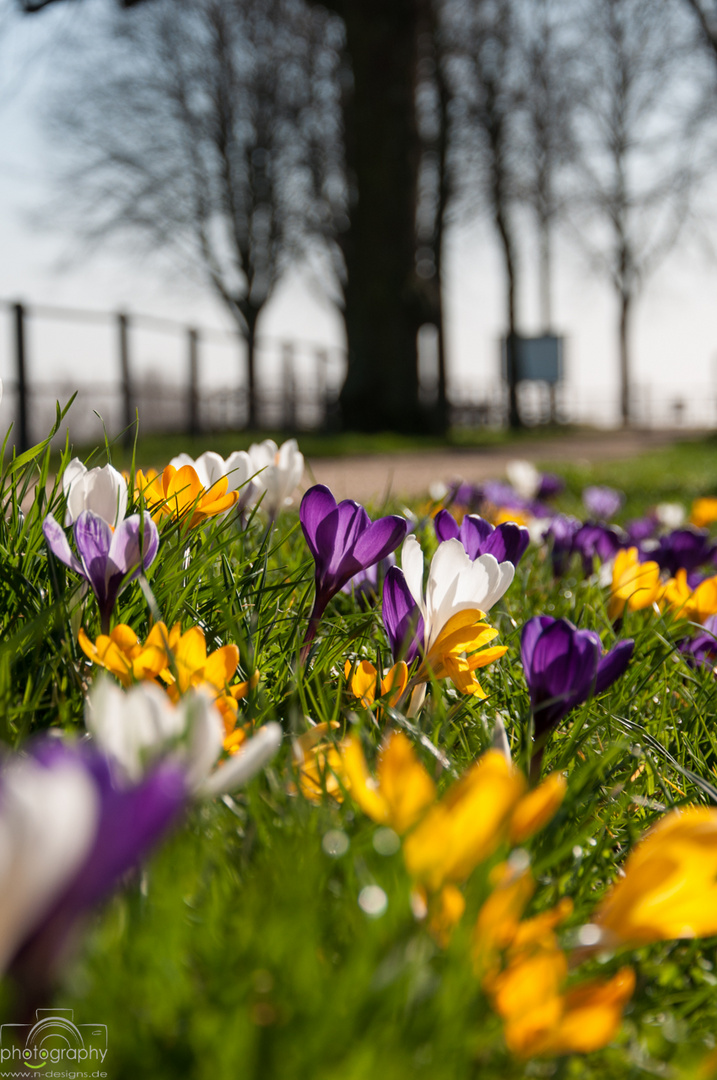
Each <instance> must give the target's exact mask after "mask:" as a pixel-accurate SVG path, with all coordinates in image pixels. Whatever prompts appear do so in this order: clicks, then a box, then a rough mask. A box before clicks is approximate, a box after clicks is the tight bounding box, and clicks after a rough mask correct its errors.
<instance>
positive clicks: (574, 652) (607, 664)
mask: <svg viewBox="0 0 717 1080" xmlns="http://www.w3.org/2000/svg"><path fill="white" fill-rule="evenodd" d="M634 647H635V643H634V641H632V640H631V639H629V638H628V639H626V640H625V641H621V642H619V643H618V644H617V645H616V646H615V647H614V648H612V649H610V651H609V652H607V653H605V655H603V653H602V644H601V642H600V637H599V635H598V634H597V633H596V632H595V631H594V630H578V628H577V627H576V626H574V625H573V624H572V623H571V622H569V621H568V620H567V619H553V618H551V617H550V616H549V615H536V616H535V617H534V618H532V619H529V620H528V622H527V623H526V624H525V626H524V627H523V633H522V636H521V644H520V652H521V660H522V663H523V671H524V673H525V678H526V682H527V683H528V689H529V691H530V705H531V709H532V712H533V723H534V735H533V737H534V739H535V743H536V749H535V751H534V754H533V760H532V762H531V775H532V776H533V777H534V778H535V776H536V775H537V773H539V771H540V762H541V760H542V753H543V748H544V746H545V740H546V738H547V736H548V735H549V733H550V732H551V731H552V730H553V728H554V727H556V726H557V725H558V724H559V723H560V721H561V720H562V719H563V717H565V716H567V714H568V713H569V712H570V710H571V709H574V708H575V706H576V705H580V704H582V703H583V702H584V701H587V700H588V698H589V697H591V696H592V695H593V694H600V693H602V691H603V690H606V689H607V688H608V687H609V686H611V685H612V684H613V683H614V682H615V680H616V679H618V678H619V677H620V675H622V674H623V673H624V671H625V670H626V668H627V665H628V663H629V662H630V658H631V656H632V653H633V649H634Z"/></svg>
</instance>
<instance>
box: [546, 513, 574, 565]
mask: <svg viewBox="0 0 717 1080" xmlns="http://www.w3.org/2000/svg"><path fill="white" fill-rule="evenodd" d="M581 528H582V524H581V522H580V521H578V519H577V518H574V517H568V516H567V515H565V514H556V515H555V517H554V518H553V520H552V521H551V522H550V525H549V526H548V528H547V529H546V530H545V532H544V533H543V539H545V540H547V541H548V543H549V544H550V558H551V561H552V564H553V573H554V574H555V577H561V575H562V574H564V573H565V571H566V570H567V568H568V563H569V562H570V556H571V555H572V554H573V551H574V546H573V545H574V542H575V537H576V535H577V533H578V532H579V531H580V529H581Z"/></svg>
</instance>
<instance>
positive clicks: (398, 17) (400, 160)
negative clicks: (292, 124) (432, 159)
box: [335, 0, 425, 432]
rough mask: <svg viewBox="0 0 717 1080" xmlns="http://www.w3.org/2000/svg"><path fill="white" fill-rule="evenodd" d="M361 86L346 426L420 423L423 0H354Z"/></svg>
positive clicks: (356, 90)
mask: <svg viewBox="0 0 717 1080" xmlns="http://www.w3.org/2000/svg"><path fill="white" fill-rule="evenodd" d="M335 6H336V7H337V9H338V10H339V11H340V13H341V14H342V15H343V17H344V20H345V23H346V46H347V52H348V54H349V56H350V59H351V66H352V72H353V87H352V89H350V90H349V91H348V93H347V96H346V98H345V101H344V127H345V140H346V159H347V166H348V175H349V184H350V186H351V189H352V191H351V206H350V220H351V225H350V228H349V229H348V230H347V232H346V233H345V234H344V239H343V252H344V259H345V262H346V271H347V285H346V289H345V297H344V299H345V303H344V319H345V323H346V334H347V339H348V373H347V376H346V381H345V383H344V386H343V388H342V391H341V399H340V400H341V411H342V418H343V423H344V426H345V427H347V428H349V429H354V430H361V431H380V430H382V429H391V430H395V431H405V432H420V431H423V430H425V418H424V415H423V411H422V409H421V406H420V403H419V395H418V389H419V387H418V349H417V334H418V330H419V327H420V325H421V322H422V321H423V320H422V310H421V309H422V302H421V296H420V291H421V285H420V282H419V280H418V278H417V276H416V272H415V254H416V240H415V209H416V190H417V181H418V167H419V150H420V147H419V140H418V132H417V129H416V116H415V100H414V89H415V66H416V30H417V25H418V6H419V5H418V3H417V2H416V0H391V2H390V3H386V0H361V2H360V3H357V2H356V0H347V2H346V3H342V4H340V5H338V4H337V5H335Z"/></svg>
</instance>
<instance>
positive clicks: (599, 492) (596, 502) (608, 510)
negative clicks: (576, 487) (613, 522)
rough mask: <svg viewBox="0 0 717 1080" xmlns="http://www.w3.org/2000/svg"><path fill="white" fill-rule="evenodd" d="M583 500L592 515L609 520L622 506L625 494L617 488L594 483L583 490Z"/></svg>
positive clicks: (601, 519)
mask: <svg viewBox="0 0 717 1080" xmlns="http://www.w3.org/2000/svg"><path fill="white" fill-rule="evenodd" d="M583 502H584V503H585V506H586V507H587V510H588V513H589V514H590V516H591V517H594V518H598V520H600V521H607V520H608V518H611V517H613V515H614V514H616V513H617V512H618V510H619V509H620V507H621V506H622V502H623V496H622V494H621V493H620V492H619V491H616V490H615V488H611V487H603V486H600V485H594V486H592V487H586V488H585V489H584V490H583Z"/></svg>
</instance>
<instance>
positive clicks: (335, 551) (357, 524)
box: [299, 484, 409, 660]
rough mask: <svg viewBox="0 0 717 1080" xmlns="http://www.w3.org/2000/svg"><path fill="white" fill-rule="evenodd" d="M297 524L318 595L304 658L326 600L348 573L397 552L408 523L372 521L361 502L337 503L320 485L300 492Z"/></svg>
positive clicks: (395, 518) (385, 519) (397, 519)
mask: <svg viewBox="0 0 717 1080" xmlns="http://www.w3.org/2000/svg"><path fill="white" fill-rule="evenodd" d="M299 519H300V521H301V528H302V529H303V531H304V536H305V537H306V543H307V544H308V545H309V550H310V551H311V554H312V555H313V557H314V562H315V564H316V578H315V580H316V597H315V599H314V607H313V610H312V612H311V618H310V620H309V626H308V628H307V631H306V637H305V638H304V649H303V652H302V659H304V660H305V659H306V656H307V655H308V651H309V645H310V643H311V641H312V639H313V637H314V635H315V633H316V629H317V627H318V624H319V620H320V619H321V616H322V615H323V613H324V610H325V608H326V605H327V604H328V602H329V600H331V598H332V597H333V596H335V595H336V593H337V592H338V591H339V589H340V588H341V587H342V586H343V585H345V584H346V582H347V581H349V580H350V579H351V578H352V577H354V576H355V575H356V574H358V573H359V571H360V570H365V569H367V567H369V566H373V565H374V564H375V563H377V562H380V560H381V559H385V558H386V556H387V555H388V554H389V553H390V552H392V551H395V550H396V548H397V547H398V545H399V544H400V543H401V541H402V540H403V539H404V538H405V536H406V533H407V532H408V529H409V523H408V521H406V519H405V518H402V517H398V516H397V515H390V516H388V517H382V518H378V520H377V521H373V522H372V521H371V518H370V517H369V516H368V514H367V513H366V511H365V510H364V508H363V506H360V505H359V504H358V503H357V502H354V501H353V500H352V499H344V500H343V502H340V503H338V505H337V503H336V499H335V498H334V497H333V495H332V494H331V492H330V491H329V489H328V488H327V487H324V485H323V484H316V485H314V487H311V488H309V490H308V491H307V492H306V494H305V495H304V497H303V499H302V500H301V506H300V508H299Z"/></svg>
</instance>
